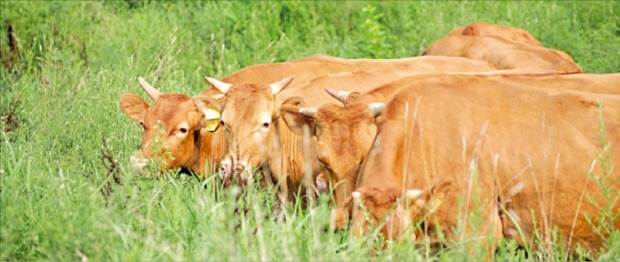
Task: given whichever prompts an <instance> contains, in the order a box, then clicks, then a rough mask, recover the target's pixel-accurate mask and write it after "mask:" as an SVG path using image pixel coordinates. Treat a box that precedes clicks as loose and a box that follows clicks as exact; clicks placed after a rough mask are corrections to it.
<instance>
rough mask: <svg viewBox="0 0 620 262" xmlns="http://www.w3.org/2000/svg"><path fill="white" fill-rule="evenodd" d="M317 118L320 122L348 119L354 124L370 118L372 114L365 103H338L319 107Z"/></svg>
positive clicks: (347, 120)
mask: <svg viewBox="0 0 620 262" xmlns="http://www.w3.org/2000/svg"><path fill="white" fill-rule="evenodd" d="M316 118H317V120H318V121H319V122H325V123H329V122H335V121H346V122H347V123H349V124H352V123H354V122H360V121H364V120H365V119H370V118H372V114H371V113H370V111H369V110H368V105H366V104H363V103H354V104H349V105H347V106H344V107H342V106H339V105H336V104H327V105H324V106H322V107H321V108H319V110H318V111H317V113H316Z"/></svg>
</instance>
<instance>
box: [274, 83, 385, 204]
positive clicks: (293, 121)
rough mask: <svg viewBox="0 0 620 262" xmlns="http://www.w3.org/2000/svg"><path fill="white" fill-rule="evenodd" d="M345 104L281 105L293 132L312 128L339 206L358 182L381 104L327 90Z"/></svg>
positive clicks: (318, 152)
mask: <svg viewBox="0 0 620 262" xmlns="http://www.w3.org/2000/svg"><path fill="white" fill-rule="evenodd" d="M328 92H329V93H330V94H332V95H333V96H334V97H336V98H337V99H338V100H340V101H342V102H343V103H344V104H346V105H345V106H340V105H336V104H326V105H323V106H321V107H319V108H307V107H296V106H292V105H282V109H281V112H282V117H283V119H284V121H285V122H286V124H287V125H288V127H289V128H290V129H291V131H293V132H295V133H297V134H300V135H302V134H303V127H304V126H308V127H310V128H309V130H310V131H311V132H310V133H311V135H312V136H313V137H314V138H315V140H316V141H315V142H316V151H317V157H318V161H319V162H320V163H321V165H322V172H323V174H324V175H325V177H326V178H327V180H328V181H329V182H330V183H331V185H332V188H334V187H335V191H334V192H335V199H336V205H338V204H341V202H342V201H343V200H344V198H345V197H346V196H347V195H348V193H349V192H350V190H351V189H352V188H353V183H355V180H356V178H355V175H356V174H357V170H358V168H359V165H360V164H361V162H362V160H363V158H364V157H365V156H366V154H367V153H368V150H369V149H370V146H371V145H372V141H373V139H374V137H375V134H376V132H377V127H376V126H375V124H374V118H375V117H377V116H378V115H380V114H381V112H382V110H383V108H384V105H383V104H381V103H373V104H370V105H369V104H366V103H356V102H354V101H351V100H350V95H349V94H348V93H345V92H337V91H335V90H328Z"/></svg>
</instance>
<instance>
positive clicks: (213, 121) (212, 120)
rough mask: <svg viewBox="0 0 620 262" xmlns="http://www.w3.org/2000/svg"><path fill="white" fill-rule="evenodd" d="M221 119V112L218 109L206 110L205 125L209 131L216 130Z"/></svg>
mask: <svg viewBox="0 0 620 262" xmlns="http://www.w3.org/2000/svg"><path fill="white" fill-rule="evenodd" d="M218 120H220V112H218V111H217V110H214V109H211V108H208V109H207V110H206V111H205V122H206V123H205V127H204V129H206V130H207V131H211V132H213V131H215V129H217V125H218V124H219V121H218Z"/></svg>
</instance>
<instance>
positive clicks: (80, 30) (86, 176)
mask: <svg viewBox="0 0 620 262" xmlns="http://www.w3.org/2000/svg"><path fill="white" fill-rule="evenodd" d="M0 10H2V12H0V18H1V19H0V20H1V22H2V25H1V26H0V29H1V30H0V31H1V32H2V37H1V38H0V50H1V51H2V53H1V54H2V63H3V68H2V70H0V76H1V77H0V93H1V96H0V110H1V111H2V112H3V113H2V119H1V120H2V121H1V122H2V123H1V124H0V125H1V126H0V127H1V130H2V131H1V133H0V140H2V142H0V149H1V154H2V155H1V156H2V157H1V163H2V164H1V167H0V183H1V186H0V208H1V209H0V218H1V221H0V260H77V259H82V258H83V257H82V256H86V257H87V258H88V259H90V260H114V261H118V260H218V261H219V260H321V261H325V260H379V261H383V260H428V259H429V257H430V256H431V255H430V254H429V253H427V252H425V251H424V250H425V249H424V248H423V249H421V250H416V249H414V248H412V247H411V246H410V245H404V244H400V245H399V244H396V245H390V246H388V248H387V249H386V250H384V251H380V252H378V253H377V254H376V255H375V256H369V252H368V247H366V246H364V245H363V244H362V242H363V240H360V241H351V240H347V239H346V234H345V233H338V234H334V233H329V232H326V230H325V229H326V228H327V227H328V222H329V208H330V207H329V205H328V204H327V203H326V201H325V199H323V200H322V201H321V203H320V204H319V205H318V207H317V208H314V209H310V210H305V211H303V212H299V211H295V210H288V211H287V213H286V219H285V220H283V221H277V220H276V219H275V218H274V216H272V214H271V207H272V205H274V202H275V200H274V194H272V192H271V193H270V192H255V191H251V192H247V193H246V194H249V195H251V198H250V199H251V200H252V201H246V200H247V198H248V197H250V196H248V195H244V196H241V197H240V198H239V200H235V199H236V196H235V192H233V191H232V190H229V191H224V192H221V191H220V192H218V193H217V194H216V193H214V192H215V190H214V189H213V188H212V187H211V186H210V184H208V183H206V188H205V183H203V182H201V181H198V180H197V179H194V178H192V177H188V176H183V175H180V176H179V175H173V174H168V175H166V176H164V177H163V178H161V179H145V178H140V177H137V176H136V175H135V173H134V172H133V171H132V170H131V169H130V168H129V163H128V157H129V155H131V154H132V153H133V152H134V151H135V150H136V149H137V148H138V146H139V143H140V139H141V136H140V128H139V126H138V125H137V124H135V123H133V122H131V121H130V120H129V119H128V118H127V117H126V116H125V115H124V114H123V113H122V111H121V110H120V108H119V105H118V99H119V98H120V95H121V94H122V93H124V92H133V93H138V94H140V95H141V96H143V97H146V96H144V95H143V94H142V91H141V88H140V87H139V85H138V82H137V77H138V76H144V77H145V78H146V79H148V80H149V81H150V82H151V83H152V84H153V85H155V86H156V87H157V88H159V89H160V90H163V91H165V92H180V93H186V94H190V95H193V94H198V93H200V92H201V91H202V90H204V89H205V88H206V87H207V85H206V84H205V83H204V80H203V76H213V77H222V76H225V75H228V74H230V73H232V72H234V71H236V70H238V69H241V68H243V67H245V66H248V65H252V64H256V63H269V62H279V61H287V60H291V59H298V58H302V57H306V56H310V55H313V54H317V53H322V54H329V55H335V56H341V57H347V58H400V57H409V56H416V55H418V54H420V53H421V51H422V50H423V49H424V48H425V47H426V46H428V45H430V44H431V43H432V42H434V41H435V40H437V39H439V38H441V37H442V36H444V35H445V34H447V33H448V32H449V31H450V30H451V29H452V28H454V27H456V26H459V25H465V24H467V23H469V22H471V21H486V22H492V23H501V24H507V25H514V26H518V27H522V28H525V29H527V30H528V31H530V32H531V33H532V34H533V35H534V36H535V37H537V38H538V39H539V40H540V41H541V42H542V43H543V44H544V45H545V46H547V47H551V48H555V49H559V50H563V51H565V52H567V53H569V54H570V55H571V56H572V57H573V58H574V59H575V61H576V62H577V63H579V64H580V65H581V66H582V68H583V69H584V71H587V72H598V73H606V72H617V71H618V69H620V52H618V50H619V49H620V15H618V14H620V4H619V3H618V2H588V3H587V4H584V3H579V2H529V1H527V2H478V1H475V2H342V3H338V4H336V3H332V2H215V3H214V2H185V1H183V2H155V1H147V2H140V1H129V0H127V1H111V2H90V1H88V2H28V1H0ZM9 24H10V25H11V26H12V28H13V30H14V34H15V36H16V37H17V43H18V49H19V51H18V54H15V53H13V54H12V53H11V51H10V50H9V41H8V38H7V37H6V32H7V29H8V26H9ZM16 101H20V102H21V103H19V104H17V106H16V107H15V110H14V111H13V110H10V109H11V108H13V105H15V104H16ZM9 117H10V119H11V121H9ZM15 123H17V125H16V124H15ZM102 137H104V138H105V139H107V141H108V147H107V148H108V149H110V150H111V152H112V154H111V158H112V159H113V160H114V161H117V162H118V176H119V177H120V181H121V182H122V183H123V185H122V186H121V185H116V184H115V183H113V182H112V178H111V177H108V176H107V174H108V173H109V171H108V169H106V167H105V166H104V162H103V161H105V160H104V158H103V157H102V152H103V150H102V149H103V142H102V141H103V140H102ZM108 182H111V183H110V187H111V188H112V190H113V192H112V193H111V194H110V196H109V197H104V196H103V195H102V193H101V190H102V188H104V187H105V186H104V185H106V183H108ZM239 208H240V209H245V210H247V212H235V210H236V209H239ZM618 243H619V241H618V238H617V237H616V238H615V241H614V242H612V243H611V244H610V246H615V247H617V246H619V244H618ZM458 250H459V249H458V248H455V249H448V250H447V251H445V252H443V253H440V254H439V255H437V257H435V258H438V259H442V260H459V258H461V257H462V256H463V254H462V253H460V252H459V251H458ZM545 257H557V256H552V255H549V256H545ZM497 258H498V259H500V260H523V259H526V258H529V259H532V258H536V257H535V256H529V257H526V255H525V254H524V252H523V250H519V249H517V248H516V245H515V243H514V242H507V243H502V245H501V247H500V249H499V251H498V253H497ZM603 258H605V259H611V260H613V259H614V258H613V257H611V258H610V257H609V255H607V256H605V257H603Z"/></svg>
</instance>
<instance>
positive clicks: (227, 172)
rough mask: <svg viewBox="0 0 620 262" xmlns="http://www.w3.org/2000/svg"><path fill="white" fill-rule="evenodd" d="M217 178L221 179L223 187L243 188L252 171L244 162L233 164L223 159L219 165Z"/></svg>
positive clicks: (229, 160)
mask: <svg viewBox="0 0 620 262" xmlns="http://www.w3.org/2000/svg"><path fill="white" fill-rule="evenodd" d="M218 175H219V177H220V178H221V179H222V181H223V184H224V187H228V186H230V185H231V184H238V185H239V186H244V185H245V184H246V182H247V180H248V179H249V178H251V176H252V170H251V168H250V166H249V165H248V164H247V162H245V161H237V162H233V161H231V159H225V160H223V161H222V162H221V163H220V171H219V172H218Z"/></svg>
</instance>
